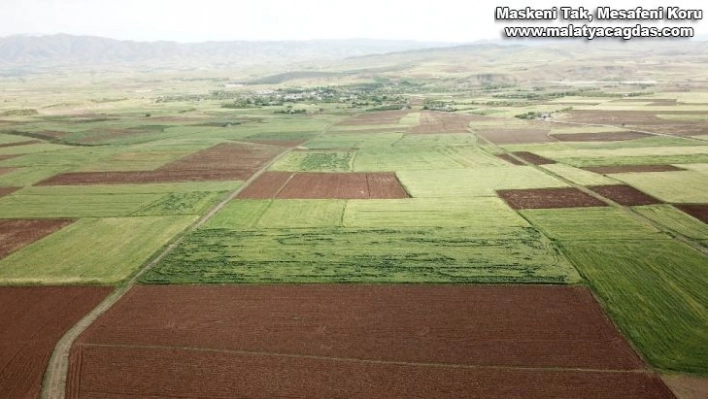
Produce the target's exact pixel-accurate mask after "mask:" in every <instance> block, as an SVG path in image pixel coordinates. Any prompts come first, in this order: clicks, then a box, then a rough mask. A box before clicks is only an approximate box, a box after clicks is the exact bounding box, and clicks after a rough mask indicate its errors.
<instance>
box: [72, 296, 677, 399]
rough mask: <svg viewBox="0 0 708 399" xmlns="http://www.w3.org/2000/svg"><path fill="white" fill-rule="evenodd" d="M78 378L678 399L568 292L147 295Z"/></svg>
mask: <svg viewBox="0 0 708 399" xmlns="http://www.w3.org/2000/svg"><path fill="white" fill-rule="evenodd" d="M266 309H267V311H264V310H266ZM500 314H503V315H504V317H499V315H500ZM148 332H149V333H148ZM234 337H238V339H234ZM550 368H552V369H550ZM226 370H228V372H227V371H226ZM597 370H604V371H603V372H597ZM620 370H621V371H620ZM613 371H618V372H613ZM627 371H636V372H627ZM227 375H228V381H226V380H224V378H226V376H227ZM264 376H267V378H265V377H264ZM68 380H69V384H68V391H67V394H68V396H69V397H98V396H102V397H105V396H106V395H107V394H109V393H110V394H112V395H114V396H124V395H152V394H156V393H158V392H157V390H159V394H163V395H164V394H170V395H171V394H175V395H176V394H180V395H187V396H226V397H229V396H234V395H244V394H249V393H250V394H252V395H254V396H256V397H274V396H283V395H285V396H308V397H312V396H317V397H320V396H321V397H331V396H337V395H341V394H344V393H346V396H352V395H354V396H359V397H371V396H372V395H373V396H382V395H383V394H384V393H386V394H389V393H391V394H390V396H400V395H403V396H428V394H429V395H432V396H436V397H440V395H441V393H442V394H443V395H444V394H445V392H446V393H447V394H448V396H449V397H470V396H474V397H480V396H481V397H509V395H512V394H515V393H518V395H519V396H523V397H568V396H575V397H581V396H582V397H608V396H616V397H636V398H640V397H641V398H646V397H657V398H663V397H666V398H670V397H671V394H670V393H669V391H668V389H667V388H666V386H665V385H663V383H662V382H661V381H660V380H659V379H658V378H657V377H656V376H655V375H653V374H651V373H650V372H649V371H648V370H646V369H645V368H644V365H643V364H642V362H641V360H640V359H639V357H638V356H637V355H636V354H635V353H634V352H633V351H632V349H631V348H630V347H629V345H628V344H627V343H626V341H625V340H624V339H623V338H622V337H621V335H619V333H618V332H617V331H616V330H615V328H614V327H613V325H612V324H611V322H610V321H609V320H608V319H607V317H606V316H605V315H604V313H603V312H602V310H601V309H600V307H599V306H598V304H597V303H596V302H595V300H594V298H593V296H592V294H591V293H590V292H589V291H588V290H587V289H585V288H582V287H559V286H405V285H398V286H369V285H301V286H231V287H228V286H222V287H204V286H181V287H175V286H169V287H168V286H139V287H137V288H135V289H133V290H131V291H130V292H129V293H128V294H127V295H126V296H125V297H124V298H123V299H122V300H121V301H120V302H119V303H118V304H117V305H116V306H114V307H113V308H111V309H110V310H109V311H108V312H107V313H105V314H104V315H103V316H102V317H101V318H100V319H99V320H98V321H97V322H96V323H94V324H93V325H92V326H91V327H90V328H89V329H88V330H87V331H86V332H85V333H84V334H83V335H82V336H81V337H79V339H78V340H77V342H76V344H75V346H74V348H73V350H72V356H71V365H70V374H69V379H68ZM392 381H394V383H392ZM426 393H427V394H426ZM383 396H385V395H383Z"/></svg>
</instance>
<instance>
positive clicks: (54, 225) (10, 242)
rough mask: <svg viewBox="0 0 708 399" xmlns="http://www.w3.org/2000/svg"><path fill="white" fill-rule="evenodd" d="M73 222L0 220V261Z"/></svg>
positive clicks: (56, 220) (69, 220)
mask: <svg viewBox="0 0 708 399" xmlns="http://www.w3.org/2000/svg"><path fill="white" fill-rule="evenodd" d="M73 222H74V221H73V220H71V219H27V220H23V219H10V220H0V259H2V258H4V257H6V256H7V255H9V254H10V253H12V252H15V251H17V250H18V249H20V248H23V247H25V246H27V245H29V244H31V243H33V242H35V241H37V240H39V239H40V238H44V237H46V236H48V235H50V234H52V233H54V232H55V231H57V230H59V229H61V228H62V227H65V226H68V225H70V224H71V223H73Z"/></svg>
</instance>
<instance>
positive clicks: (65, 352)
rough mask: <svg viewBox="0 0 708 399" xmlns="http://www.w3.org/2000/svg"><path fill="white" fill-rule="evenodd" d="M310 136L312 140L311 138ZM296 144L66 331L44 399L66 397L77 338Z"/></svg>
mask: <svg viewBox="0 0 708 399" xmlns="http://www.w3.org/2000/svg"><path fill="white" fill-rule="evenodd" d="M332 126H333V124H329V125H328V126H327V127H325V128H324V129H323V130H322V132H320V134H318V135H316V136H313V137H312V138H310V140H313V139H315V138H317V137H320V136H322V135H324V134H326V133H327V132H328V131H329V130H330V129H331V128H332ZM310 140H308V141H310ZM294 148H295V147H291V148H288V149H287V150H285V151H283V152H282V153H280V154H279V155H278V156H276V157H275V158H273V159H272V160H271V161H270V162H268V163H267V164H265V165H264V166H263V167H262V168H261V169H259V170H258V171H257V172H256V173H254V174H253V175H252V176H251V177H250V178H249V179H248V180H246V181H245V182H244V184H242V185H241V186H240V187H239V188H237V189H236V190H234V191H233V192H231V193H230V194H229V195H228V196H227V197H226V198H225V199H224V200H223V201H221V202H220V203H218V204H217V205H216V206H214V207H213V208H212V209H211V210H209V212H207V213H206V214H205V215H204V216H202V217H201V218H199V219H198V220H197V221H196V222H194V223H193V224H192V225H191V226H190V227H188V228H187V229H185V230H184V231H183V232H182V233H181V234H180V235H179V236H178V237H177V238H176V239H175V240H174V241H173V242H172V243H171V244H169V245H168V246H167V247H166V248H165V249H164V250H163V251H162V252H161V253H160V254H159V255H157V256H156V257H155V258H153V259H152V260H151V261H150V262H148V263H147V264H145V265H144V266H143V267H142V268H141V269H140V270H139V271H138V272H137V273H135V274H134V275H133V276H132V277H131V278H130V279H129V280H128V281H126V282H125V283H123V284H122V285H120V286H118V287H117V288H116V289H115V290H114V291H113V292H112V293H111V294H110V295H108V296H107V297H106V299H104V300H103V302H101V303H100V304H99V305H98V306H96V307H95V308H94V309H93V310H92V311H91V312H89V313H88V314H87V315H86V316H84V317H83V318H82V319H81V320H80V321H79V322H78V323H76V324H75V325H74V326H73V327H72V328H71V329H70V330H69V331H67V333H66V334H64V336H63V337H62V338H61V339H60V340H59V342H58V343H57V345H56V346H55V348H54V352H53V353H52V356H51V358H50V359H49V364H48V366H47V371H46V372H45V374H44V380H43V383H42V395H41V397H42V398H43V399H64V397H65V396H66V379H67V374H68V371H69V353H70V352H71V347H72V346H73V344H74V341H75V340H76V339H77V338H78V337H79V335H81V334H82V333H83V332H84V331H86V329H87V328H88V327H89V326H90V325H91V324H93V322H95V321H96V320H97V319H98V318H99V317H100V316H101V315H102V314H104V313H105V312H106V311H107V310H108V309H110V308H111V307H112V306H113V305H115V304H116V303H117V302H118V301H119V300H120V299H121V298H122V297H123V296H124V295H125V294H126V293H127V292H128V291H130V289H131V288H133V287H134V286H135V285H136V284H137V282H138V279H139V278H140V277H141V276H142V275H143V274H144V273H145V272H147V271H148V270H150V269H151V268H153V267H154V266H155V265H157V264H158V263H159V262H160V261H161V260H162V259H164V258H165V257H166V256H167V255H169V254H170V253H171V252H172V251H173V250H174V249H175V248H177V246H179V245H180V244H181V243H182V242H183V241H184V238H185V237H186V236H187V234H189V233H190V232H191V231H193V230H194V229H197V228H199V227H200V226H202V225H204V223H206V222H207V221H209V219H211V218H212V217H213V216H214V215H215V214H216V213H217V212H219V211H220V210H221V209H223V208H224V206H226V204H228V203H229V202H230V201H231V200H232V199H234V198H235V197H236V196H237V195H238V194H239V193H240V192H241V191H242V190H243V189H245V188H246V187H248V185H249V184H251V183H252V182H253V181H254V180H256V179H258V178H259V177H260V176H261V175H262V174H263V173H265V171H266V170H267V169H268V168H270V167H271V166H272V165H273V164H274V163H275V162H277V161H278V160H280V159H281V158H283V157H284V156H286V155H287V154H289V153H290V152H291V151H292V150H293V149H294Z"/></svg>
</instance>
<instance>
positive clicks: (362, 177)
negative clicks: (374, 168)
mask: <svg viewBox="0 0 708 399" xmlns="http://www.w3.org/2000/svg"><path fill="white" fill-rule="evenodd" d="M276 198H281V199H292V198H301V199H320V198H321V199H328V198H334V199H369V198H408V193H406V191H405V190H404V189H403V187H402V186H401V184H400V182H399V181H398V179H396V176H395V174H393V173H295V174H294V175H293V176H292V178H291V179H290V180H289V181H288V183H287V184H286V185H285V187H283V188H282V190H280V192H279V193H278V195H277V196H276Z"/></svg>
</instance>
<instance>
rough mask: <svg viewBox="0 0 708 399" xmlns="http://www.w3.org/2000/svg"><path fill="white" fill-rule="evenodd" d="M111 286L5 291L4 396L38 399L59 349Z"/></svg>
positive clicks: (1, 306)
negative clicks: (67, 335) (75, 325)
mask: <svg viewBox="0 0 708 399" xmlns="http://www.w3.org/2000/svg"><path fill="white" fill-rule="evenodd" d="M110 291H111V288H109V287H0V326H2V328H0V396H2V397H3V398H36V397H38V396H39V393H40V388H41V384H42V377H43V375H44V371H45V369H46V367H47V363H48V361H49V357H50V356H51V354H52V350H53V349H54V345H55V344H56V343H57V341H58V340H59V339H60V338H61V336H62V335H63V334H64V333H65V332H66V331H67V330H68V329H69V328H70V327H71V326H73V325H74V324H75V323H76V322H78V321H79V319H80V318H81V317H83V316H84V314H86V313H87V312H88V311H89V310H91V309H92V308H93V307H95V306H96V305H97V304H98V303H99V302H100V301H101V300H102V299H103V298H104V297H105V296H106V295H108V293H109V292H110Z"/></svg>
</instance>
